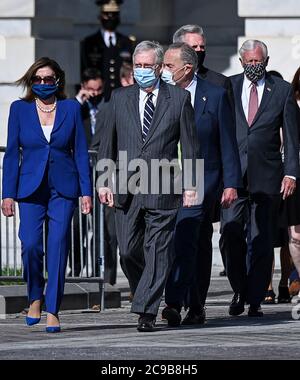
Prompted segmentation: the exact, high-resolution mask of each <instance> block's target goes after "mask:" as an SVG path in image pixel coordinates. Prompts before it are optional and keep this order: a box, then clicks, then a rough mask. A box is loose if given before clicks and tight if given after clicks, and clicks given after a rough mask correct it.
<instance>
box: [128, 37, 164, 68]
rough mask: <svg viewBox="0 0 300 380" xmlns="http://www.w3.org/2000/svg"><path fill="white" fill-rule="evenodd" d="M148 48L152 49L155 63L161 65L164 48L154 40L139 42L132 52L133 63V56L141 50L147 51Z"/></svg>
mask: <svg viewBox="0 0 300 380" xmlns="http://www.w3.org/2000/svg"><path fill="white" fill-rule="evenodd" d="M149 50H153V51H154V53H155V55H156V62H155V63H156V64H157V65H159V66H161V65H162V63H163V61H164V49H163V47H162V46H161V45H160V44H159V43H158V42H155V41H142V42H140V43H139V44H138V45H137V46H136V48H135V50H134V53H133V57H132V58H133V63H134V61H135V57H136V55H137V54H139V53H141V52H144V51H149Z"/></svg>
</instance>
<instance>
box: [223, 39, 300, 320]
mask: <svg viewBox="0 0 300 380" xmlns="http://www.w3.org/2000/svg"><path fill="white" fill-rule="evenodd" d="M240 56H241V58H240V60H241V63H242V66H243V68H244V73H242V74H239V75H235V76H233V77H231V81H232V86H233V92H234V96H235V106H236V135H237V141H238V146H239V154H240V161H241V168H242V175H243V182H244V186H243V188H242V189H241V190H240V191H239V193H238V195H239V197H238V200H237V201H235V202H234V204H233V205H232V206H231V207H230V208H229V209H228V210H222V240H223V247H224V250H225V254H226V258H227V270H228V278H229V281H230V284H231V286H232V288H233V291H234V293H235V294H234V297H233V300H232V303H231V305H230V307H229V314H230V315H239V314H242V313H243V312H244V304H245V302H248V303H249V304H250V307H249V311H248V315H249V317H253V316H254V317H262V316H263V313H262V311H261V309H260V304H261V302H262V301H263V299H264V297H265V294H266V290H267V288H268V284H269V282H270V278H271V272H272V263H273V242H274V232H275V231H276V227H277V223H276V222H277V219H278V215H277V214H278V209H279V202H280V194H281V196H282V197H283V199H285V198H287V197H288V196H290V195H291V194H292V193H293V192H294V190H295V186H296V177H297V176H298V174H299V158H298V150H299V141H298V125H299V114H298V112H299V111H298V109H297V105H296V103H295V100H294V96H293V91H292V88H291V86H290V84H289V83H287V82H285V81H284V80H282V79H280V78H277V77H274V76H271V75H268V73H267V72H266V66H267V64H268V59H269V58H268V50H267V47H266V45H265V44H264V43H263V42H261V41H257V40H248V41H246V42H244V44H243V45H242V47H241V49H240ZM280 128H282V131H283V142H284V164H283V162H282V157H281V152H280V145H281V141H280ZM245 231H246V233H245Z"/></svg>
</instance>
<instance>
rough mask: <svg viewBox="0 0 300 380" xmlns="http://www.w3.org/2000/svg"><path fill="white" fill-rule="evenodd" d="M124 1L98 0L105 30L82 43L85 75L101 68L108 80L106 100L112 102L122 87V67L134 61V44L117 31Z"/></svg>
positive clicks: (105, 92) (105, 85) (105, 83)
mask: <svg viewBox="0 0 300 380" xmlns="http://www.w3.org/2000/svg"><path fill="white" fill-rule="evenodd" d="M122 2H123V0H96V4H97V5H100V7H101V14H100V16H99V20H100V21H101V24H102V27H101V29H100V30H99V31H98V32H97V33H95V34H92V35H90V36H88V37H86V38H85V39H84V40H83V41H82V42H81V72H83V71H84V70H85V69H87V68H91V67H94V68H97V69H99V70H100V71H101V73H102V75H103V79H104V97H105V100H106V101H108V100H109V98H110V94H111V92H112V90H113V89H114V88H117V87H120V86H121V83H120V68H121V66H122V63H123V62H124V61H125V62H126V61H128V62H131V59H132V53H133V48H134V42H133V41H132V40H130V39H129V38H128V37H126V36H124V35H122V34H120V33H118V32H117V31H116V29H117V27H118V25H119V24H120V4H121V3H122Z"/></svg>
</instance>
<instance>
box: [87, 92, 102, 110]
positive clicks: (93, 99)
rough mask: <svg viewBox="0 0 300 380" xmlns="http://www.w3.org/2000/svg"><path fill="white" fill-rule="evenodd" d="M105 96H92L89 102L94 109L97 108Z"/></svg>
mask: <svg viewBox="0 0 300 380" xmlns="http://www.w3.org/2000/svg"><path fill="white" fill-rule="evenodd" d="M102 99H103V95H102V94H100V95H96V96H91V97H90V98H89V102H90V103H91V104H92V105H93V107H97V106H98V104H99V103H100V102H101V101H102Z"/></svg>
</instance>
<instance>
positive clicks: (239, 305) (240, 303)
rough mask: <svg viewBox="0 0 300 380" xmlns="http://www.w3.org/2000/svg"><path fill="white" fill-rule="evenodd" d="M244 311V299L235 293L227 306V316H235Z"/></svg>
mask: <svg viewBox="0 0 300 380" xmlns="http://www.w3.org/2000/svg"><path fill="white" fill-rule="evenodd" d="M244 311H245V299H244V297H243V296H241V294H239V293H235V294H234V296H233V298H232V301H231V304H230V306H229V315H233V316H237V315H240V314H243V312H244Z"/></svg>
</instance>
